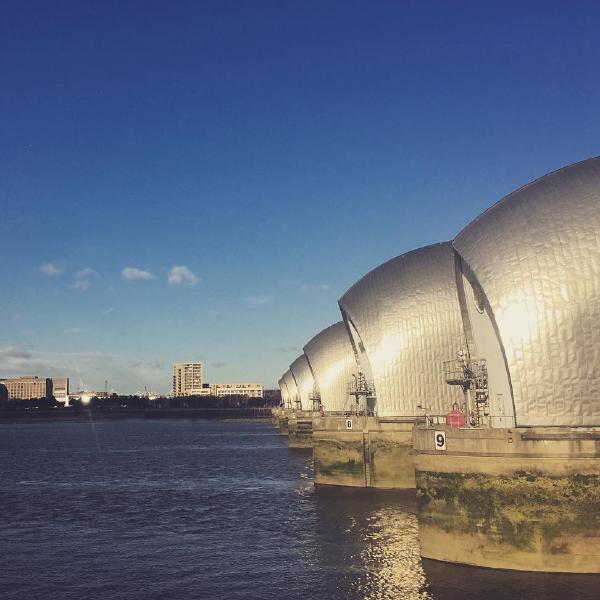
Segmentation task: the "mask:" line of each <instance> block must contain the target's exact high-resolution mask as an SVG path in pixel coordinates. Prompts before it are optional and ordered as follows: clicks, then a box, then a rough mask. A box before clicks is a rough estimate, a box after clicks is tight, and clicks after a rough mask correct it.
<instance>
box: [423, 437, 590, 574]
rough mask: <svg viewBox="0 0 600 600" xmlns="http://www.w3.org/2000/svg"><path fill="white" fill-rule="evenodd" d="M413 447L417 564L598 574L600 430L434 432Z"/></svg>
mask: <svg viewBox="0 0 600 600" xmlns="http://www.w3.org/2000/svg"><path fill="white" fill-rule="evenodd" d="M436 433H437V434H439V433H441V434H443V436H444V438H445V449H443V448H439V446H438V449H436ZM438 441H440V442H441V438H440V437H438ZM413 443H414V448H415V451H416V452H417V456H416V457H415V470H416V482H417V501H418V519H419V540H420V545H421V555H422V556H423V557H425V558H432V559H436V560H441V561H446V562H453V563H463V564H468V565H477V566H482V567H491V568H499V569H516V570H522V571H546V572H571V573H600V429H582V428H573V429H569V428H564V429H563V428H513V429H452V428H450V427H448V426H446V425H438V426H436V427H434V428H431V429H428V428H424V427H415V430H414V432H413ZM440 445H441V444H440Z"/></svg>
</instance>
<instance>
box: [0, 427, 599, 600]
mask: <svg viewBox="0 0 600 600" xmlns="http://www.w3.org/2000/svg"><path fill="white" fill-rule="evenodd" d="M0 474H1V481H0V552H1V560H2V571H1V575H0V598H13V599H14V598H19V599H35V598H40V599H41V598H43V599H49V598H73V599H75V598H76V599H85V598H110V599H113V598H114V599H118V598H123V599H134V598H135V599H137V598H140V599H159V598H160V599H169V598H173V599H188V598H189V599H191V598H195V599H203V598H207V599H208V598H224V599H236V598H261V599H262V598H265V599H268V598H286V599H292V598H302V599H304V600H308V599H313V598H314V599H317V598H318V599H323V598H343V599H346V598H348V599H354V598H357V599H358V598H381V599H387V598H403V599H404V598H406V599H413V598H414V599H429V598H431V599H440V600H442V599H448V600H455V599H456V600H458V599H461V600H466V599H467V598H481V599H484V598H485V599H487V600H498V599H504V598H506V599H511V600H515V599H517V598H551V599H557V600H558V599H559V598H560V599H571V598H585V599H590V600H592V599H593V600H597V599H598V598H600V578H598V577H596V576H564V575H562V576H549V575H542V574H522V573H510V572H495V571H489V570H485V569H471V568H464V567H456V566H451V565H443V564H440V563H434V562H431V561H422V560H421V559H420V558H419V549H418V539H417V522H416V518H415V516H414V501H413V499H412V497H411V495H406V494H399V493H391V492H390V493H385V492H374V491H373V490H344V489H334V488H332V489H315V488H314V486H313V484H312V464H311V454H310V452H308V451H298V450H290V449H289V448H288V447H287V443H286V439H285V438H284V437H281V436H279V435H278V434H277V433H276V431H275V429H274V428H273V427H272V426H271V424H270V423H267V422H260V421H228V422H211V421H182V420H181V421H177V420H172V421H169V420H165V421H143V420H139V421H134V420H123V421H109V422H107V421H100V422H95V423H94V422H91V421H90V422H87V423H84V422H78V423H76V422H73V423H58V422H57V423H51V422H44V423H35V424H23V423H19V424H15V425H10V424H2V425H0Z"/></svg>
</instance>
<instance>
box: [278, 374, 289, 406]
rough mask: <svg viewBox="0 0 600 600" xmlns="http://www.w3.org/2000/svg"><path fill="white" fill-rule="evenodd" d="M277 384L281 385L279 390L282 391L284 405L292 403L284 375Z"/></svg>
mask: <svg viewBox="0 0 600 600" xmlns="http://www.w3.org/2000/svg"><path fill="white" fill-rule="evenodd" d="M277 384H278V385H279V390H280V392H281V403H282V404H283V406H286V407H287V406H289V403H290V395H289V393H288V390H287V385H285V381H284V380H283V377H282V378H281V379H280V380H279V381H278V382H277Z"/></svg>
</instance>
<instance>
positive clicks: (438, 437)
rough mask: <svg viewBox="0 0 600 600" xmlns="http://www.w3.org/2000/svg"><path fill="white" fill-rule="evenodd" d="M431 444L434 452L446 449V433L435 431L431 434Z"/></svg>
mask: <svg viewBox="0 0 600 600" xmlns="http://www.w3.org/2000/svg"><path fill="white" fill-rule="evenodd" d="M433 443H434V445H435V449H436V450H445V449H446V433H445V432H444V431H436V432H435V433H434V434H433Z"/></svg>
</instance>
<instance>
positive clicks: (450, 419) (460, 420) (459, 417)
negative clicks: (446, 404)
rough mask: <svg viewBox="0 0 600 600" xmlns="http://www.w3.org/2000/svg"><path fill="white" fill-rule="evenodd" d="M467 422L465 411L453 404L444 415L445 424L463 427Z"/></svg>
mask: <svg viewBox="0 0 600 600" xmlns="http://www.w3.org/2000/svg"><path fill="white" fill-rule="evenodd" d="M466 422H467V418H466V416H465V413H463V412H461V411H460V410H458V406H457V405H456V404H455V405H454V406H453V407H452V410H451V411H450V412H449V413H448V414H447V415H446V425H450V426H451V427H464V425H465V423H466Z"/></svg>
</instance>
